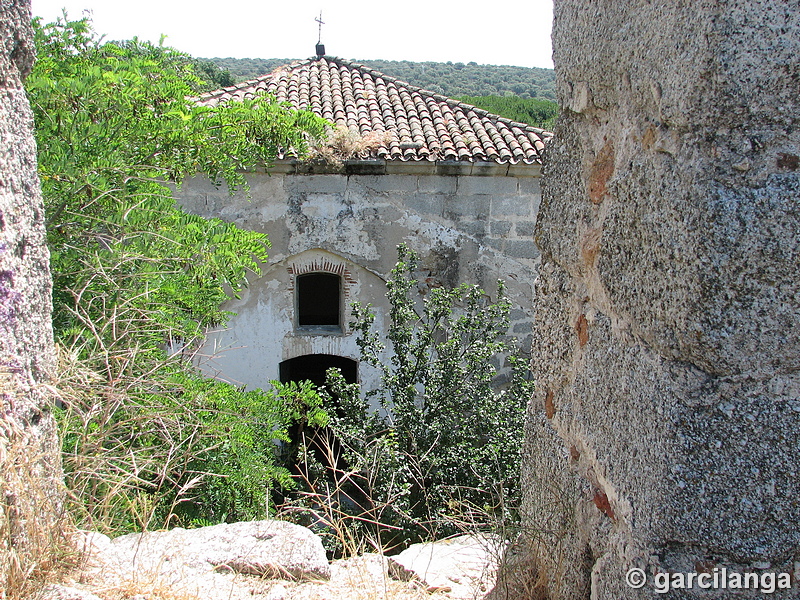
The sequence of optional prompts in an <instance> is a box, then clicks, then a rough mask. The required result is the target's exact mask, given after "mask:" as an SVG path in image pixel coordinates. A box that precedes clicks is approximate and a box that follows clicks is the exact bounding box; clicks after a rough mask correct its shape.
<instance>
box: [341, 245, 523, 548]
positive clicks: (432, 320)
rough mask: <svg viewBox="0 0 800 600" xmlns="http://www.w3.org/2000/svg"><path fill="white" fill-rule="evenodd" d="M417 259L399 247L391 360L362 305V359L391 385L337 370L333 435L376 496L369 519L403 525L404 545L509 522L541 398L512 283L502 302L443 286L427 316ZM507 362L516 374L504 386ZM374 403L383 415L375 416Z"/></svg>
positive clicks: (429, 301) (391, 290)
mask: <svg viewBox="0 0 800 600" xmlns="http://www.w3.org/2000/svg"><path fill="white" fill-rule="evenodd" d="M416 261H417V257H416V256H415V254H414V253H413V252H411V251H410V250H408V249H407V248H406V247H405V246H400V247H399V261H398V263H397V265H396V267H395V268H394V270H393V271H392V276H391V278H390V279H389V281H388V282H387V286H388V300H389V305H390V318H391V324H390V327H389V331H388V336H387V337H388V340H389V342H390V344H391V347H392V356H391V359H390V360H389V361H388V362H387V361H385V360H383V351H384V345H383V344H382V342H381V341H380V336H379V335H378V333H376V332H375V331H374V330H373V322H374V318H375V317H374V314H373V312H372V311H371V310H370V308H369V306H362V305H358V304H356V305H354V307H353V316H354V323H353V326H354V327H355V329H356V330H357V331H358V332H359V337H358V344H359V347H360V348H361V359H362V361H365V362H366V363H368V364H371V365H373V366H374V367H377V368H378V369H379V370H380V372H381V385H380V386H379V387H377V388H375V389H369V390H363V389H361V387H360V386H359V385H358V384H352V385H348V384H346V383H345V382H344V380H343V378H342V377H341V375H340V374H337V373H336V372H335V371H331V372H330V373H329V380H330V385H331V387H332V389H333V390H334V391H335V392H336V394H337V396H338V397H339V403H340V410H338V411H336V412H335V413H333V412H332V413H331V422H332V427H333V430H334V431H335V432H336V435H337V436H338V437H339V439H340V440H341V441H342V443H343V446H344V448H346V450H345V456H346V458H347V459H348V461H349V463H350V465H351V467H352V472H353V473H360V475H359V477H358V478H357V479H358V482H360V484H359V485H360V487H361V489H362V491H363V492H364V493H365V494H366V495H367V496H368V497H369V502H368V504H369V506H370V509H369V511H367V512H368V513H369V518H368V519H367V521H372V522H380V523H382V524H384V525H388V526H390V527H391V528H394V529H393V530H392V531H394V532H395V533H390V535H391V536H392V537H395V539H394V541H395V542H398V541H403V542H410V541H416V540H418V539H424V538H426V537H430V536H431V535H447V534H451V533H454V532H456V531H458V527H457V526H456V525H454V523H455V521H456V520H458V519H459V518H464V517H465V515H469V518H470V519H471V520H472V521H473V523H474V522H476V521H477V522H478V523H483V524H484V525H487V524H489V523H490V522H492V523H494V522H496V520H497V519H506V518H508V517H509V516H510V513H511V512H512V510H513V507H514V506H515V505H516V503H517V501H518V499H519V484H518V479H519V468H520V451H521V448H522V438H523V423H524V418H525V406H526V404H527V401H528V398H529V397H530V394H531V392H532V383H531V382H530V381H528V380H527V373H528V369H527V361H526V360H525V359H523V358H522V357H521V356H519V355H518V354H517V353H516V351H515V348H514V346H513V343H512V342H511V341H510V340H509V338H507V337H506V333H507V331H508V326H509V321H508V316H509V310H510V303H509V302H508V300H507V299H505V297H504V295H503V287H502V284H501V285H499V299H498V300H497V301H496V302H491V301H489V299H488V298H487V296H486V294H485V293H484V292H483V291H482V290H480V289H479V288H477V287H475V286H467V285H462V286H459V287H457V288H455V289H446V288H443V287H440V288H434V289H432V290H431V291H430V292H429V294H428V295H427V296H426V298H425V299H424V302H423V306H422V308H421V311H418V310H417V305H416V304H415V300H414V297H415V296H416V295H417V294H416V290H417V289H418V282H417V280H416V279H415V278H414V276H413V274H414V272H415V270H416ZM499 359H504V360H505V361H507V362H506V364H507V365H508V367H509V370H510V377H509V380H508V381H507V382H506V384H505V385H499V384H498V381H497V377H498V367H497V366H496V365H497V364H498V362H497V361H498V360H499ZM376 404H377V405H380V406H381V408H382V410H381V411H374V410H371V409H370V407H371V406H375V405H376ZM398 529H399V531H401V532H402V533H401V534H397V533H396V532H397V531H398ZM396 535H402V536H403V538H401V540H398V539H396Z"/></svg>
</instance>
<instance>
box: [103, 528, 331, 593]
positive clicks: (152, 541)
mask: <svg viewBox="0 0 800 600" xmlns="http://www.w3.org/2000/svg"><path fill="white" fill-rule="evenodd" d="M111 547H112V549H113V552H114V553H115V554H116V555H117V557H118V559H123V560H124V559H127V560H128V561H129V562H130V563H131V564H137V563H138V565H139V567H140V568H142V567H144V568H157V567H158V566H159V565H161V566H162V568H170V567H169V565H183V566H186V567H190V568H198V569H206V570H207V569H213V570H216V571H217V572H220V573H225V572H234V573H242V574H245V575H257V576H259V577H267V578H283V579H298V580H303V579H329V578H330V576H331V571H330V565H329V564H328V559H327V557H326V556H325V549H324V548H323V547H322V541H321V540H320V538H319V537H317V536H316V535H315V534H314V533H312V532H311V530H309V529H307V528H305V527H301V526H300V525H294V524H292V523H286V522H283V521H247V522H241V523H223V524H221V525H213V526H211V527H201V528H199V529H180V528H176V529H172V530H170V531H157V532H148V533H141V534H130V535H124V536H121V537H118V538H116V539H114V540H112V541H111Z"/></svg>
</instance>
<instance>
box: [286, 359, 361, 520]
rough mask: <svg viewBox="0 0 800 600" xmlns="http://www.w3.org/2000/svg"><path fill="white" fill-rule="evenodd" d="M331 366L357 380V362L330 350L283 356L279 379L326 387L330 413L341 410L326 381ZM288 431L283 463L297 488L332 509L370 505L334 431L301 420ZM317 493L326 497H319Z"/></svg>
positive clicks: (357, 511) (358, 511) (357, 510)
mask: <svg viewBox="0 0 800 600" xmlns="http://www.w3.org/2000/svg"><path fill="white" fill-rule="evenodd" d="M332 367H333V368H338V369H339V370H340V371H341V373H342V376H343V377H344V379H345V381H346V382H347V383H356V382H357V381H358V363H357V362H356V361H354V360H352V359H349V358H345V357H343V356H335V355H332V354H307V355H305V356H298V357H297V358H292V359H290V360H285V361H283V362H282V363H280V367H279V368H280V380H281V383H289V382H292V381H298V382H299V381H311V382H312V383H313V384H314V385H316V386H319V387H322V388H325V390H326V391H327V392H328V394H329V395H330V397H331V400H330V402H329V403H328V404H326V405H325V409H326V410H327V411H328V413H329V414H330V413H332V412H333V413H339V414H342V413H341V410H342V409H341V407H340V405H339V403H338V398H337V396H336V395H335V394H333V392H332V391H331V390H330V389H328V388H327V386H326V385H325V379H326V377H327V371H328V369H330V368H332ZM288 434H289V439H290V443H289V444H287V445H286V446H284V460H285V463H284V464H287V466H288V467H289V468H290V470H291V472H292V473H293V475H295V477H296V478H297V479H298V483H299V485H300V489H301V490H304V491H305V492H312V493H313V494H317V496H316V497H317V499H318V501H320V502H322V501H323V500H324V501H325V503H326V504H328V505H329V506H330V507H336V508H335V510H342V511H347V512H353V513H355V514H364V513H365V512H366V511H367V508H366V507H367V506H368V505H369V501H368V498H369V494H368V492H367V485H366V481H365V480H364V478H363V476H361V475H358V474H354V473H352V472H351V469H350V468H349V466H348V464H347V461H345V459H344V457H343V449H342V444H341V442H340V440H338V439H337V438H336V436H335V435H334V434H333V431H332V430H331V429H330V428H329V427H309V426H308V425H307V424H306V423H305V422H303V421H302V420H301V421H299V422H297V423H295V424H294V425H293V426H292V427H290V428H289V431H288ZM302 445H305V447H306V448H307V451H308V452H309V454H310V456H308V455H307V456H308V458H307V459H306V458H304V457H303V456H302V455H301V454H300V452H299V451H300V447H301V446H302ZM320 467H321V469H320ZM320 494H327V495H328V496H329V497H327V498H321V497H320ZM312 497H313V496H312ZM284 499H286V497H284Z"/></svg>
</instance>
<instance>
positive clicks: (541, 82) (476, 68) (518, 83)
mask: <svg viewBox="0 0 800 600" xmlns="http://www.w3.org/2000/svg"><path fill="white" fill-rule="evenodd" d="M201 60H209V61H211V62H213V63H214V64H216V65H217V66H218V67H219V68H220V69H222V70H227V71H230V72H231V74H232V75H233V76H234V77H235V78H236V80H237V81H245V80H247V79H253V78H255V77H258V76H260V75H265V74H267V73H269V72H270V71H272V70H273V69H275V68H276V67H279V66H281V65H285V64H287V63H290V62H292V60H293V59H288V58H268V59H265V58H210V59H201ZM356 62H360V63H361V64H363V65H365V66H367V67H369V68H371V69H375V70H377V71H380V72H382V73H385V74H386V75H390V76H392V77H396V78H398V79H402V80H403V81H407V82H408V83H411V84H413V85H416V86H419V87H421V88H424V89H426V90H430V91H432V92H436V93H438V94H443V95H445V96H450V97H455V96H519V97H520V98H545V99H548V100H555V98H556V96H555V72H554V71H553V70H552V69H539V68H527V67H511V66H495V65H479V64H477V63H475V62H470V63H466V64H465V63H460V62H456V63H453V62H446V63H437V62H410V61H407V60H403V61H397V60H359V61H356Z"/></svg>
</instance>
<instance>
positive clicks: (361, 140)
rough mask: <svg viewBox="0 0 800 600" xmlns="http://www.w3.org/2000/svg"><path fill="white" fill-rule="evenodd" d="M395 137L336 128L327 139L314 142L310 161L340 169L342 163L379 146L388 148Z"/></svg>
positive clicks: (380, 133)
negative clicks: (361, 133)
mask: <svg viewBox="0 0 800 600" xmlns="http://www.w3.org/2000/svg"><path fill="white" fill-rule="evenodd" d="M396 139H397V136H396V134H394V133H393V132H390V131H372V132H370V133H368V134H366V135H360V134H359V133H357V132H355V131H352V130H350V129H348V128H347V127H345V126H343V125H338V126H336V128H335V129H332V130H330V131H329V132H328V135H327V137H325V138H323V139H321V140H318V141H316V142H315V143H314V144H313V145H312V147H311V152H310V156H309V159H310V161H312V162H314V161H321V162H324V163H327V164H329V165H331V166H334V167H341V166H342V161H345V160H348V159H352V158H357V157H361V156H363V155H364V154H365V153H368V152H370V151H373V150H376V149H378V148H380V147H381V146H388V145H389V144H391V143H392V141H394V140H396Z"/></svg>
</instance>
